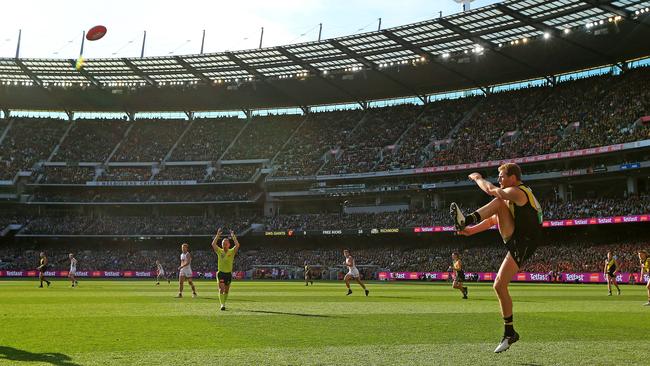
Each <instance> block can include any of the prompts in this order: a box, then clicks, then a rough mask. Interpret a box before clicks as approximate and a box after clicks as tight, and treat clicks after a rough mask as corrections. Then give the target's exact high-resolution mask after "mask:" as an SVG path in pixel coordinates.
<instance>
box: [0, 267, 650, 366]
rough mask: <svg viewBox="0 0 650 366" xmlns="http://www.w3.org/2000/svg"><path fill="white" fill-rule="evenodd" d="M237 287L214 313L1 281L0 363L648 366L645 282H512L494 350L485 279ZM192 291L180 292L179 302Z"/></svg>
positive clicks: (138, 291) (139, 290) (117, 289)
mask: <svg viewBox="0 0 650 366" xmlns="http://www.w3.org/2000/svg"><path fill="white" fill-rule="evenodd" d="M469 288H470V299H469V300H461V299H460V294H459V292H458V291H456V290H452V289H451V288H450V286H449V285H447V284H444V285H443V284H431V283H370V284H369V289H370V290H371V294H370V296H369V297H365V296H363V293H362V291H361V290H360V288H359V287H353V289H354V290H355V292H354V294H353V295H352V296H348V297H346V296H345V289H344V285H343V284H342V283H334V282H325V283H316V285H315V286H313V287H311V286H310V287H305V286H304V284H303V283H301V282H242V281H240V282H235V283H233V287H232V291H231V295H230V298H229V299H228V310H227V311H225V312H221V311H219V310H218V296H217V292H216V289H217V286H216V282H215V281H199V282H198V283H197V289H198V292H199V297H198V298H196V299H192V298H191V297H189V296H188V297H185V298H183V299H175V298H174V295H175V294H176V286H175V284H174V283H172V285H168V284H167V283H164V284H163V285H161V286H158V287H156V286H154V285H153V282H151V281H83V282H82V283H81V286H80V287H78V288H74V289H73V288H70V287H69V286H68V283H67V282H63V281H55V282H54V283H53V286H52V287H51V288H43V289H39V288H37V283H36V282H35V281H21V280H16V281H0V317H1V319H2V323H1V324H2V329H0V365H7V364H11V365H15V364H17V365H23V364H29V365H32V364H34V365H221V364H224V365H251V364H256V365H342V364H345V365H493V364H499V365H572V364H575V365H578V364H580V365H609V366H611V365H648V364H650V356H649V355H650V353H648V349H650V348H649V347H650V308H649V307H643V306H641V304H642V303H643V302H644V301H645V294H644V291H645V289H644V288H643V287H642V286H635V287H631V286H623V294H622V295H621V296H616V295H615V296H612V297H607V296H606V294H607V293H606V289H605V286H604V285H602V286H598V285H539V284H536V285H532V284H515V285H513V286H512V289H511V293H512V294H513V297H514V299H515V326H516V329H517V331H518V332H519V333H520V334H521V340H520V341H519V342H518V343H516V344H515V345H513V346H512V348H511V349H510V350H508V351H507V352H505V353H503V354H499V355H496V354H494V353H492V351H493V349H494V347H496V345H497V343H498V341H499V340H500V337H501V333H502V324H501V323H502V322H501V319H500V315H499V312H498V311H499V309H498V304H497V301H496V299H495V296H494V295H493V292H492V288H491V286H490V285H489V284H480V285H479V284H470V285H469ZM187 295H189V293H187V294H186V296H187Z"/></svg>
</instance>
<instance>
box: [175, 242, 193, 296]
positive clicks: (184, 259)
mask: <svg viewBox="0 0 650 366" xmlns="http://www.w3.org/2000/svg"><path fill="white" fill-rule="evenodd" d="M181 251H182V253H181V265H180V266H179V267H178V296H176V297H178V298H180V297H183V284H184V283H185V280H187V283H189V284H190V287H192V297H196V296H197V295H196V287H194V282H192V254H190V246H189V244H187V243H183V244H182V245H181Z"/></svg>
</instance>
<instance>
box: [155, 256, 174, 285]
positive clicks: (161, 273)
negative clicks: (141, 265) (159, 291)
mask: <svg viewBox="0 0 650 366" xmlns="http://www.w3.org/2000/svg"><path fill="white" fill-rule="evenodd" d="M161 278H163V279H165V278H167V283H171V281H170V280H169V278H168V277H167V276H166V275H165V269H164V268H163V266H162V264H161V263H160V261H159V260H157V259H156V286H158V285H160V279H161Z"/></svg>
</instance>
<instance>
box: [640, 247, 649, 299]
mask: <svg viewBox="0 0 650 366" xmlns="http://www.w3.org/2000/svg"><path fill="white" fill-rule="evenodd" d="M639 262H640V263H641V273H640V274H639V282H640V283H643V274H644V273H648V274H650V256H648V252H646V251H645V250H639ZM645 288H646V289H647V290H648V302H646V303H645V304H643V305H644V306H650V278H648V283H646V285H645Z"/></svg>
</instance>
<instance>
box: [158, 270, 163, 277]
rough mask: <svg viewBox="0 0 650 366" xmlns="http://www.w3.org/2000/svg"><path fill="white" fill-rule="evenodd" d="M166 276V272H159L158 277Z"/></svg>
mask: <svg viewBox="0 0 650 366" xmlns="http://www.w3.org/2000/svg"><path fill="white" fill-rule="evenodd" d="M164 275H165V271H158V274H157V276H164Z"/></svg>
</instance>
